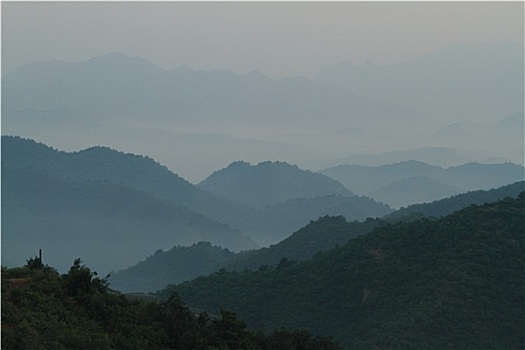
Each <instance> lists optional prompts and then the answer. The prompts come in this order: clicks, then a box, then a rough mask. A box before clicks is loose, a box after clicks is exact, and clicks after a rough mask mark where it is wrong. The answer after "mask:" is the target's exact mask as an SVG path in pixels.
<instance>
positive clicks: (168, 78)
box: [2, 53, 411, 121]
mask: <svg viewBox="0 0 525 350" xmlns="http://www.w3.org/2000/svg"><path fill="white" fill-rule="evenodd" d="M2 89H3V100H4V101H5V105H6V106H8V107H10V108H13V109H15V110H21V109H27V108H34V109H37V110H54V109H65V110H69V111H71V112H75V111H81V112H84V113H89V114H90V115H92V116H97V115H98V116H101V115H102V116H110V115H111V116H126V115H127V116H141V117H144V116H148V117H149V118H154V119H155V118H162V119H163V118H172V119H173V118H175V119H177V118H184V117H197V118H221V117H225V116H228V117H237V118H238V117H243V118H248V119H252V118H254V117H265V118H268V119H271V120H282V118H286V119H290V118H297V117H300V118H301V119H303V120H305V121H306V120H312V118H317V117H318V116H319V115H325V116H327V115H329V116H330V117H331V118H333V120H334V121H335V120H337V119H341V118H344V117H346V116H348V115H354V116H355V117H359V118H379V119H387V118H389V117H391V116H392V115H398V116H400V117H401V116H406V115H411V113H410V111H409V110H408V109H406V108H404V107H401V106H398V105H395V104H392V103H389V102H387V101H382V100H378V99H373V98H364V97H361V96H359V95H358V94H355V93H351V92H349V91H348V90H345V89H341V88H336V87H328V86H323V85H320V84H317V83H314V82H312V81H309V80H307V79H304V78H285V79H279V80H273V79H270V78H267V77H265V76H264V75H262V74H261V73H258V72H251V73H248V74H245V75H238V74H235V73H233V72H232V71H228V70H216V71H210V72H207V71H201V70H197V71H194V70H191V69H189V68H188V67H184V66H183V67H179V68H176V69H173V70H169V71H165V70H162V69H161V68H159V67H157V66H155V65H154V64H152V63H151V62H149V61H146V60H144V59H141V58H138V57H129V56H126V55H123V54H120V53H110V54H107V55H104V56H100V57H95V58H92V59H89V60H87V61H81V62H75V63H67V62H60V61H53V62H40V63H33V64H27V65H23V66H21V67H19V68H18V69H17V70H15V71H14V72H12V73H10V74H8V75H6V76H5V77H3V79H2Z"/></svg>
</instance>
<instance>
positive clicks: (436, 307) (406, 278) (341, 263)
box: [159, 193, 525, 349]
mask: <svg viewBox="0 0 525 350" xmlns="http://www.w3.org/2000/svg"><path fill="white" fill-rule="evenodd" d="M524 198H525V197H524V194H523V193H522V194H521V195H520V196H519V197H518V198H506V199H504V200H502V201H500V202H496V203H492V204H485V205H482V206H470V207H468V208H465V209H463V210H461V211H458V212H456V213H453V214H450V215H448V216H445V217H443V218H441V219H437V220H418V221H414V222H405V223H400V224H397V225H387V226H382V227H379V228H376V229H375V230H374V231H373V232H371V233H369V234H366V235H362V236H360V237H357V238H355V239H352V240H350V241H349V242H348V243H347V244H346V245H344V246H342V247H339V248H335V249H333V250H330V251H328V252H324V253H321V254H318V255H316V256H315V257H313V258H312V259H310V260H307V261H304V262H297V263H293V262H290V261H283V262H282V263H280V264H279V265H278V266H277V267H276V268H269V269H260V270H258V271H245V272H240V271H236V272H235V271H231V272H228V271H222V272H219V273H215V274H211V275H208V276H206V277H200V278H197V279H194V280H192V281H189V282H185V283H182V284H179V285H176V286H171V287H169V288H167V289H165V290H164V291H162V293H160V294H159V295H160V296H168V295H171V293H172V292H176V293H178V295H180V296H181V298H183V300H186V301H187V302H188V304H189V305H190V306H192V307H196V308H199V309H201V310H206V311H207V312H210V313H216V312H218V311H220V310H221V309H230V310H234V311H235V312H236V313H237V314H238V315H239V317H242V318H243V319H244V320H246V321H247V322H248V324H249V325H250V326H251V327H252V328H254V329H264V330H266V331H271V330H272V329H279V328H280V327H301V328H304V329H307V330H310V331H312V332H319V333H320V334H328V335H331V336H333V337H334V338H335V339H336V340H337V341H339V342H341V344H342V345H343V346H345V347H348V348H358V349H374V348H396V347H403V348H429V349H430V348H440V349H442V348H450V347H458V348H472V347H475V348H491V347H502V348H509V349H513V348H516V349H517V348H522V347H523V345H524V337H523V326H524V320H525V318H524V311H523V306H524V304H525V300H524V296H523V288H524V286H525V285H524V280H523V272H524V268H523V266H524V255H523V249H524V237H525V232H524V229H525V227H524V226H523V219H524V215H525V211H524ZM451 325H453V326H451Z"/></svg>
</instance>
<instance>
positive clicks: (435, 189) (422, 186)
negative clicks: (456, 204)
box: [369, 175, 463, 208]
mask: <svg viewBox="0 0 525 350" xmlns="http://www.w3.org/2000/svg"><path fill="white" fill-rule="evenodd" d="M461 192H463V191H462V190H461V189H459V188H457V187H454V186H450V185H447V184H444V183H442V182H441V181H439V180H436V179H432V178H429V177H428V176H426V175H418V176H412V177H407V178H405V179H402V180H398V181H392V182H391V183H389V184H387V185H385V186H383V187H381V188H379V189H377V190H375V191H373V192H372V193H370V194H369V195H370V197H372V198H374V199H376V200H378V201H380V202H383V203H387V204H388V205H390V206H392V207H393V208H400V207H405V206H407V205H409V204H414V203H424V202H431V201H433V200H437V199H442V198H447V197H450V196H452V195H455V194H459V193H461Z"/></svg>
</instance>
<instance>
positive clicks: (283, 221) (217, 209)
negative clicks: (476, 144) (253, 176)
mask: <svg viewBox="0 0 525 350" xmlns="http://www.w3.org/2000/svg"><path fill="white" fill-rule="evenodd" d="M289 167H291V166H289ZM292 168H293V167H292ZM294 169H296V170H297V171H298V172H299V173H301V174H302V173H305V174H309V172H307V171H304V170H299V169H297V168H294ZM2 171H3V174H4V172H5V174H6V175H3V180H2V185H3V190H4V192H5V193H7V194H6V195H5V196H2V201H3V204H4V208H9V210H12V211H13V213H10V214H9V216H8V215H7V214H5V215H6V216H5V217H4V220H2V225H3V227H4V228H5V231H4V234H3V236H4V238H6V237H16V236H17V235H24V234H27V235H29V236H28V237H33V238H35V239H37V240H38V237H39V235H42V234H44V233H42V231H44V232H45V234H54V233H53V232H50V231H57V232H58V233H60V234H62V235H63V239H72V238H70V237H69V234H70V231H71V230H72V225H73V223H74V222H75V221H74V220H73V219H69V217H71V218H73V217H75V218H77V219H78V220H77V221H78V222H79V227H76V228H75V230H77V231H79V232H80V231H81V232H83V233H82V234H83V235H85V237H88V236H89V235H93V239H94V240H95V241H96V240H97V237H99V234H98V233H97V232H99V231H100V232H102V233H101V234H102V235H103V236H110V232H113V230H114V231H116V232H117V233H115V235H116V236H118V237H125V235H126V230H128V229H129V230H130V232H129V234H130V235H137V236H141V235H142V236H141V237H142V238H141V239H147V238H146V237H147V235H148V234H149V231H150V230H155V232H164V233H163V236H162V237H163V238H162V240H155V239H152V240H151V242H149V243H148V244H144V245H142V247H141V248H140V249H144V250H140V254H138V255H137V256H135V257H131V258H129V259H134V261H133V260H124V262H122V263H117V262H116V261H113V263H114V264H113V265H111V264H109V263H108V264H106V265H104V267H103V269H99V270H104V269H115V270H116V269H121V268H124V267H126V266H128V265H127V264H131V263H135V262H136V261H138V260H140V259H141V258H143V257H144V256H147V255H148V254H150V253H151V251H152V250H153V251H154V250H156V249H167V248H170V247H173V246H174V245H188V244H192V243H196V242H198V241H201V240H206V241H210V242H212V243H213V244H215V245H220V246H222V247H224V248H228V249H231V250H235V251H238V250H244V249H250V248H255V247H257V245H259V246H260V245H270V244H275V243H277V242H279V241H280V240H282V239H284V238H286V237H287V236H288V235H290V233H291V232H294V231H295V230H297V229H299V228H301V227H303V226H304V225H306V224H307V223H308V222H309V221H310V220H311V219H315V218H318V217H319V216H324V215H328V214H330V215H345V217H347V219H348V220H356V219H364V218H366V217H369V216H370V217H377V216H383V215H386V214H388V213H390V212H391V211H392V210H391V209H390V208H389V207H388V206H385V205H382V204H379V203H377V202H374V201H372V200H370V199H367V198H361V197H355V196H352V197H344V198H341V197H340V196H335V195H334V196H325V197H316V198H305V199H303V200H299V199H297V200H292V201H287V202H284V203H280V204H279V205H280V209H279V210H276V209H275V208H272V207H268V208H267V209H264V210H262V209H256V208H251V207H249V206H247V205H245V204H241V203H236V202H233V201H231V200H228V199H225V198H222V197H219V196H216V195H213V194H211V193H209V192H208V191H204V190H201V189H199V188H197V187H195V186H194V185H192V184H190V183H189V182H187V181H186V180H184V179H182V178H181V177H179V176H178V175H176V174H174V173H172V172H171V171H169V170H168V169H167V168H166V167H164V166H162V165H160V164H159V163H157V162H155V161H154V160H153V159H151V158H149V157H144V156H137V155H134V154H125V153H123V152H119V151H116V150H112V149H110V148H107V147H100V146H96V147H92V148H89V149H86V150H83V151H79V152H73V153H68V152H63V151H58V150H55V149H52V148H50V147H48V146H46V145H44V144H40V143H37V142H35V141H32V140H28V139H22V138H20V137H8V136H4V137H2ZM18 173H22V174H24V176H17V175H14V174H18ZM25 173H27V174H25ZM9 174H11V176H8V175H9ZM316 177H318V178H320V179H325V180H326V179H328V178H326V177H324V176H321V175H317V176H316ZM22 180H23V181H22ZM286 180H287V181H290V182H293V179H290V178H288V179H286ZM328 180H329V181H328V182H330V183H337V182H335V181H333V180H330V179H328ZM17 181H18V182H17ZM24 181H25V182H28V183H27V184H25V182H24ZM39 181H40V182H49V181H53V183H52V185H51V184H50V185H49V186H51V188H53V190H54V191H57V193H65V194H63V196H64V197H63V198H61V197H57V196H54V194H53V192H52V191H51V192H50V191H47V192H42V191H40V190H34V191H28V190H27V189H28V188H31V186H35V184H38V182H39ZM298 181H299V178H298ZM308 185H309V186H312V187H314V188H315V187H316V186H317V185H316V183H309V184H308ZM97 186H98V187H97ZM112 186H113V187H112ZM339 186H340V188H343V187H342V185H340V184H339ZM77 187H78V190H75V191H76V192H74V194H75V196H79V198H76V197H75V196H73V193H71V191H73V189H75V188H77ZM92 188H94V189H92ZM108 188H110V189H116V188H118V193H119V195H118V196H117V195H115V196H114V197H111V196H110V195H109V194H108V196H106V197H105V196H104V195H103V194H104V193H106V192H105V191H106V190H107V189H108ZM268 190H269V189H268ZM86 191H87V192H89V191H91V192H93V193H94V192H97V191H98V192H100V193H102V194H101V195H100V196H99V197H96V198H94V197H92V196H90V195H85V197H86V203H84V204H85V210H80V209H78V205H76V204H72V203H71V201H80V202H81V201H82V197H84V195H83V192H86ZM98 192H97V193H98ZM107 192H108V193H110V192H111V191H109V190H107ZM9 193H11V195H9ZM141 195H142V196H143V198H142V197H141ZM297 195H299V193H297ZM42 196H44V197H45V198H40V197H42ZM126 196H130V198H133V200H134V201H139V202H144V203H150V204H151V206H152V208H157V209H155V210H159V211H160V212H162V213H170V212H171V213H172V214H170V215H168V214H166V215H165V216H163V217H165V218H167V217H171V218H170V219H169V220H168V219H166V220H164V221H162V220H161V221H158V222H157V221H153V223H152V224H151V227H150V226H148V223H149V221H148V220H149V219H148V217H149V216H148V215H150V216H151V217H152V218H154V217H155V210H153V209H151V210H148V207H147V206H146V207H144V208H143V210H144V215H138V214H137V215H136V216H133V217H132V218H130V216H132V214H131V213H130V212H129V211H126V210H125V206H124V207H122V205H121V203H120V201H125V200H124V199H123V198H126ZM55 197H56V198H55ZM43 200H45V201H50V202H49V203H47V204H46V205H44V204H42V205H36V206H34V203H37V202H38V201H43ZM97 200H100V201H103V202H108V203H111V204H108V205H109V206H110V207H114V208H113V209H114V210H123V212H122V213H121V212H119V213H118V214H111V215H110V212H109V211H103V212H100V211H98V210H96V209H97V204H96V203H97V202H96V201H97ZM112 200H113V202H112ZM51 203H54V204H53V205H52V204H51ZM343 203H344V205H343ZM124 204H126V205H131V203H124ZM136 205H137V208H139V207H140V205H139V204H136ZM305 206H306V207H308V208H309V209H308V210H305V211H302V210H301V209H300V208H301V207H303V208H305ZM101 207H104V206H103V205H102V206H101ZM47 208H50V209H51V208H54V210H53V211H51V212H50V213H49V215H46V214H45V213H46V210H47ZM75 208H77V209H78V210H77V209H75ZM140 208H142V207H140ZM136 211H137V212H138V211H139V209H136ZM286 212H287V213H289V214H290V215H285V216H283V215H282V214H283V213H286ZM5 213H8V211H5ZM62 213H63V214H64V215H65V217H66V219H63V218H62ZM148 213H149V214H148ZM294 213H299V214H300V215H291V214H294ZM147 214H148V215H147ZM108 215H109V217H108ZM110 218H114V222H111V225H109V224H108V225H106V226H104V228H103V229H101V228H100V225H102V224H101V223H102V222H107V221H108V220H110ZM128 219H129V220H128ZM137 220H138V221H137ZM130 223H135V224H130ZM130 225H131V228H130ZM21 231H25V232H24V233H22V232H21ZM191 232H195V234H191ZM44 236H45V235H44ZM44 236H43V237H44ZM248 236H249V237H250V238H248ZM190 237H191V238H190ZM168 238H169V239H168ZM44 240H47V239H44ZM47 241H48V242H49V240H47ZM52 241H53V242H54V240H52ZM5 242H9V238H6V239H5ZM33 243H34V246H32V247H31V248H30V249H31V250H32V251H37V249H38V248H37V246H38V245H41V244H43V243H42V242H33ZM150 243H151V245H150ZM112 244H113V243H112ZM129 244H132V243H131V241H130V242H129ZM134 244H138V245H141V244H140V243H134ZM7 246H8V245H5V246H4V247H7ZM110 246H111V245H108V246H107V247H106V248H107V249H110ZM27 247H29V245H28V246H27ZM77 248H78V247H77ZM106 248H105V249H106ZM74 252H75V250H73V251H72V253H74ZM12 253H13V254H14V255H12V256H9V254H5V255H4V257H5V261H6V263H7V262H8V260H11V261H12V262H9V263H16V262H23V261H24V260H25V259H27V257H28V255H27V254H28V253H29V254H30V255H32V254H33V253H32V252H28V251H26V250H14V251H13V252H12ZM68 256H69V255H68ZM114 258H115V259H119V258H120V257H118V256H117V254H115V255H114ZM15 259H18V260H16V261H15ZM108 259H110V260H111V257H110V256H109V257H108ZM126 259H128V258H126ZM67 260H68V261H66V262H64V261H61V263H60V264H55V266H57V267H59V268H62V267H67V266H69V265H70V263H71V261H69V260H70V259H69V258H67ZM86 261H87V260H86ZM108 261H109V260H108ZM95 267H98V266H97V265H96V264H95Z"/></svg>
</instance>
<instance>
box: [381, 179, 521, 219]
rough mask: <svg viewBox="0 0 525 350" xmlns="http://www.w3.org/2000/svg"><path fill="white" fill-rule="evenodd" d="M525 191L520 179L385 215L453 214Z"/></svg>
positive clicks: (394, 216)
mask: <svg viewBox="0 0 525 350" xmlns="http://www.w3.org/2000/svg"><path fill="white" fill-rule="evenodd" d="M523 191H525V182H523V181H520V182H516V183H514V184H510V185H507V186H503V187H499V188H495V189H492V190H488V191H484V190H479V191H471V192H467V193H462V194H458V195H455V196H453V197H451V198H445V199H441V200H438V201H434V202H432V203H424V204H414V205H410V206H408V207H406V208H402V209H399V210H396V211H395V212H393V213H392V214H389V215H387V216H386V217H384V219H385V220H398V219H400V218H404V217H405V218H406V217H411V216H414V215H418V216H427V217H432V216H433V217H440V216H445V215H449V214H452V213H453V212H455V211H457V210H460V209H463V208H465V207H468V206H469V205H482V204H484V203H491V202H495V201H499V200H501V199H503V198H505V197H512V198H517V197H518V195H519V194H520V193H521V192H523Z"/></svg>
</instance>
